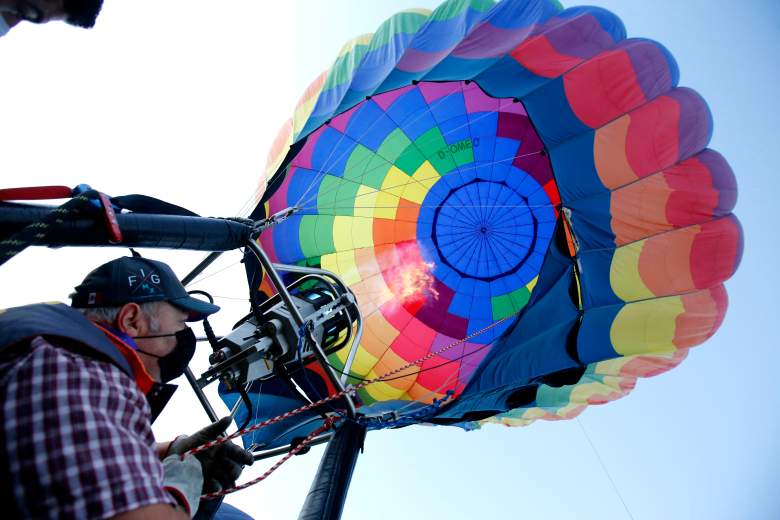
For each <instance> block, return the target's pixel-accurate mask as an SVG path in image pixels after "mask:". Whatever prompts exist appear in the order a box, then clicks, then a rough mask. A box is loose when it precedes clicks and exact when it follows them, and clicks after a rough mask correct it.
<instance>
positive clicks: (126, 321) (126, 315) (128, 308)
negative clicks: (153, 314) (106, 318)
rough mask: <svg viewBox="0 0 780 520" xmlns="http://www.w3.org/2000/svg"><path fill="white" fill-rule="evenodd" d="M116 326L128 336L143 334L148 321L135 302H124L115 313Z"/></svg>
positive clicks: (147, 326)
mask: <svg viewBox="0 0 780 520" xmlns="http://www.w3.org/2000/svg"><path fill="white" fill-rule="evenodd" d="M116 327H117V328H118V329H119V330H120V331H122V332H124V333H125V334H127V335H128V336H130V337H135V336H145V335H146V333H147V332H148V330H149V323H148V320H147V319H146V314H144V312H143V311H142V310H141V307H140V306H139V305H138V304H137V303H126V304H124V305H123V306H122V308H120V309H119V313H118V314H117V315H116Z"/></svg>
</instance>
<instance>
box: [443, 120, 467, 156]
mask: <svg viewBox="0 0 780 520" xmlns="http://www.w3.org/2000/svg"><path fill="white" fill-rule="evenodd" d="M439 131H441V134H442V137H444V142H445V143H447V144H448V145H450V144H456V143H460V142H463V141H465V140H466V139H471V133H470V132H469V119H468V117H467V116H466V115H465V114H463V115H460V116H456V117H452V118H450V119H447V120H446V121H442V122H440V123H439ZM469 166H470V165H469Z"/></svg>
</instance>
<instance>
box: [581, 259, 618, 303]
mask: <svg viewBox="0 0 780 520" xmlns="http://www.w3.org/2000/svg"><path fill="white" fill-rule="evenodd" d="M613 255H614V250H613V249H597V250H595V251H585V252H582V251H581V252H580V254H579V255H578V258H579V261H580V266H581V269H582V270H581V272H582V276H581V277H580V284H581V285H582V300H583V301H582V305H583V307H584V308H585V309H586V310H587V309H590V308H592V307H600V306H603V305H614V304H619V303H623V300H621V299H620V298H618V296H617V295H616V294H615V293H614V292H613V291H612V284H611V283H610V281H609V274H610V266H611V264H612V257H613Z"/></svg>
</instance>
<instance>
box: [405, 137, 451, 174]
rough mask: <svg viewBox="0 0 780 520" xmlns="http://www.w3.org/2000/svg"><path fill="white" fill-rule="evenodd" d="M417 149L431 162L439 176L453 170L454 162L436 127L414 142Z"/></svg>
mask: <svg viewBox="0 0 780 520" xmlns="http://www.w3.org/2000/svg"><path fill="white" fill-rule="evenodd" d="M414 144H415V145H416V146H417V148H419V149H420V151H421V152H422V153H423V155H425V158H426V159H428V160H429V161H430V162H431V165H432V166H433V167H434V168H435V169H436V171H437V172H439V174H441V175H444V174H445V173H448V172H450V171H452V170H454V169H455V167H456V165H455V161H454V160H453V158H452V154H450V153H449V149H448V146H447V143H446V142H445V141H444V137H443V136H442V135H441V131H440V130H439V129H438V128H437V127H433V128H431V129H430V130H428V131H427V132H425V133H424V134H423V135H421V136H420V137H418V138H417V140H416V141H415V142H414Z"/></svg>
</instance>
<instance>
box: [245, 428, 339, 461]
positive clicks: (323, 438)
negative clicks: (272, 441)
mask: <svg viewBox="0 0 780 520" xmlns="http://www.w3.org/2000/svg"><path fill="white" fill-rule="evenodd" d="M332 437H333V434H332V433H326V434H324V435H320V436H319V437H315V438H314V440H313V441H311V442H310V443H309V446H317V445H318V444H325V443H326V442H328V441H330V439H331V438H332ZM291 449H292V446H290V445H287V446H282V447H280V448H274V449H272V450H268V451H264V452H261V453H255V460H263V459H270V458H271V457H276V456H277V455H284V454H285V453H289V452H290V450H291ZM298 455H301V453H298Z"/></svg>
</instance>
